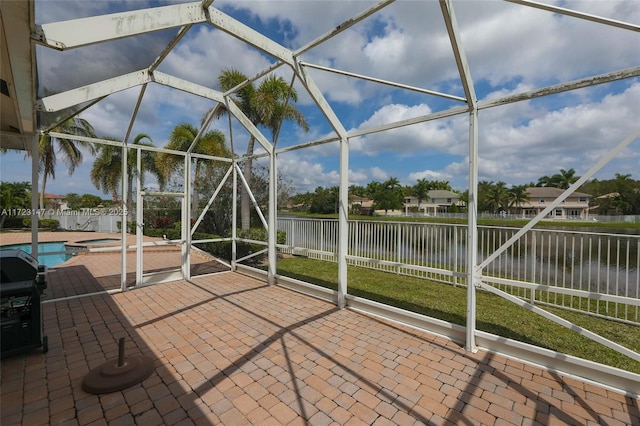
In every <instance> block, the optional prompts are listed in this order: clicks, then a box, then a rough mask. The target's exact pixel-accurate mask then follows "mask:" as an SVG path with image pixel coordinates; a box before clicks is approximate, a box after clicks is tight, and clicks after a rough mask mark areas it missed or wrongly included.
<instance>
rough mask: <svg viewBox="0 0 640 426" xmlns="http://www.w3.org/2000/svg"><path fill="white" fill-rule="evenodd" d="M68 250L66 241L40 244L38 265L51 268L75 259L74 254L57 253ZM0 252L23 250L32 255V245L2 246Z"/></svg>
mask: <svg viewBox="0 0 640 426" xmlns="http://www.w3.org/2000/svg"><path fill="white" fill-rule="evenodd" d="M66 249H67V248H66V246H65V245H64V241H55V242H47V243H38V263H39V264H40V265H45V266H47V267H49V268H52V267H54V266H57V265H60V264H61V263H64V262H66V261H67V260H69V259H71V258H72V257H73V255H72V254H67V253H56V254H47V253H55V252H61V251H65V250H66ZM0 250H22V251H24V252H27V253H29V254H31V243H25V244H11V245H8V246H0Z"/></svg>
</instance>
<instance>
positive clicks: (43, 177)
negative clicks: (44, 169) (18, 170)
mask: <svg viewBox="0 0 640 426" xmlns="http://www.w3.org/2000/svg"><path fill="white" fill-rule="evenodd" d="M46 187H47V174H46V173H43V174H42V188H41V191H40V210H44V190H45V188H46Z"/></svg>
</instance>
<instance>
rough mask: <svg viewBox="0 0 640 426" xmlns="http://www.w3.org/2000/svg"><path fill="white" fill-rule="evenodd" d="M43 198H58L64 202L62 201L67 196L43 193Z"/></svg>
mask: <svg viewBox="0 0 640 426" xmlns="http://www.w3.org/2000/svg"><path fill="white" fill-rule="evenodd" d="M44 198H46V199H58V198H59V199H62V200H64V199H66V198H67V196H66V195H58V194H48V193H46V192H45V193H44Z"/></svg>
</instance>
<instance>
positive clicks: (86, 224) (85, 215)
mask: <svg viewBox="0 0 640 426" xmlns="http://www.w3.org/2000/svg"><path fill="white" fill-rule="evenodd" d="M42 218H43V219H55V220H57V221H58V222H60V228H62V229H66V230H68V231H94V232H118V231H119V228H118V222H121V221H122V216H119V215H116V214H113V215H106V214H99V213H93V212H91V211H90V210H87V211H83V210H65V211H64V213H45V214H44V216H43V217H42Z"/></svg>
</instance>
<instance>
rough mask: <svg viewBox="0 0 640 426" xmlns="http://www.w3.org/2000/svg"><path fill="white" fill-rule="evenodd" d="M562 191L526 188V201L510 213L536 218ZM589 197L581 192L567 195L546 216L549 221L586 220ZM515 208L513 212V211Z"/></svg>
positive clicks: (557, 189)
mask: <svg viewBox="0 0 640 426" xmlns="http://www.w3.org/2000/svg"><path fill="white" fill-rule="evenodd" d="M563 192H564V189H560V188H546V187H542V188H541V187H531V188H527V197H529V200H528V201H525V202H523V203H521V204H520V205H518V206H513V207H512V211H513V212H514V213H516V214H522V215H523V216H525V217H527V216H536V215H537V214H538V213H540V212H541V211H542V210H544V209H545V208H547V207H548V206H549V204H551V203H553V202H554V201H555V200H556V198H558V197H559V196H560V195H561V194H562V193H563ZM590 198H591V195H589V194H585V193H583V192H574V193H573V194H571V195H569V196H568V197H567V199H566V200H564V201H563V202H562V203H561V204H560V205H559V206H558V207H556V208H555V209H554V210H553V211H552V212H550V213H549V214H548V215H547V218H549V219H588V218H589V199H590ZM514 208H515V210H513V209H514Z"/></svg>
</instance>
